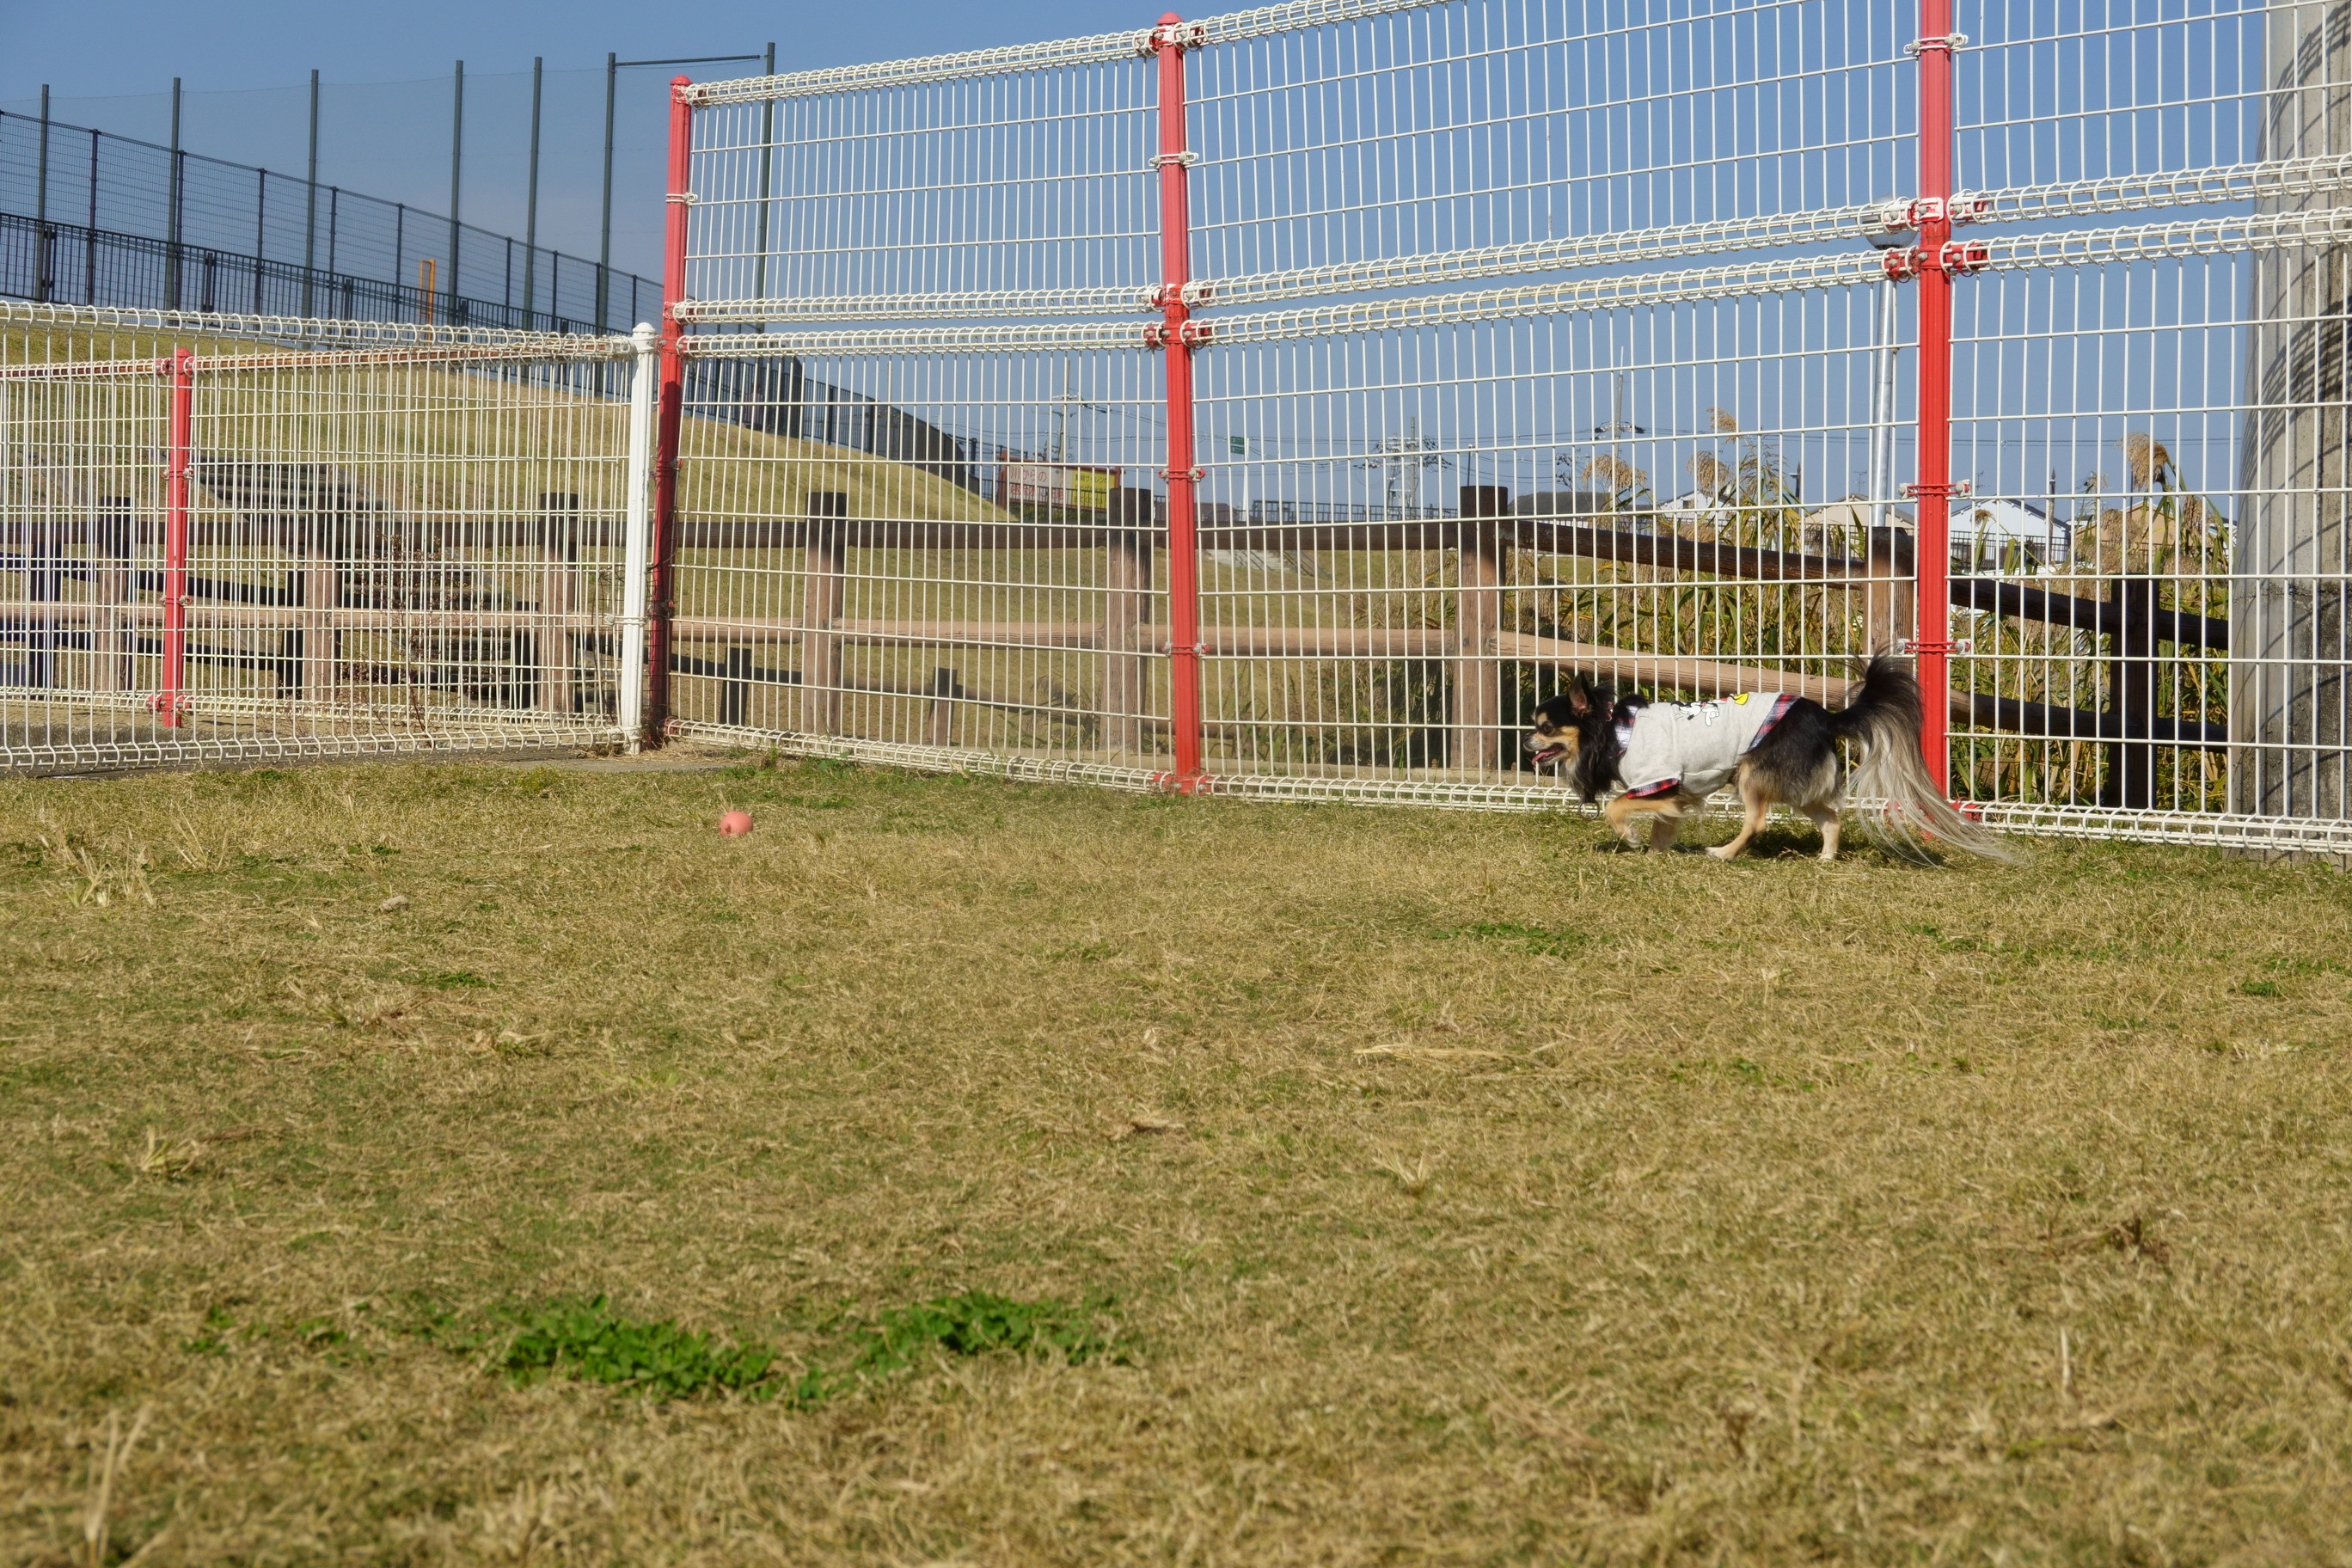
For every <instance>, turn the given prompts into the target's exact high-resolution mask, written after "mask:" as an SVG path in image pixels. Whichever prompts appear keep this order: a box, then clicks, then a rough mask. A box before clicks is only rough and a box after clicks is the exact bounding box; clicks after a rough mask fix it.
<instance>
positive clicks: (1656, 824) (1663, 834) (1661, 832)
mask: <svg viewBox="0 0 2352 1568" xmlns="http://www.w3.org/2000/svg"><path fill="white" fill-rule="evenodd" d="M1682 831H1683V818H1682V813H1680V812H1678V811H1661V812H1657V813H1655V814H1654V815H1653V816H1651V818H1650V847H1651V848H1652V849H1654V850H1655V851H1656V852H1657V853H1659V854H1661V855H1663V854H1664V853H1665V852H1666V851H1668V850H1670V849H1672V848H1673V847H1675V839H1677V838H1679V837H1682Z"/></svg>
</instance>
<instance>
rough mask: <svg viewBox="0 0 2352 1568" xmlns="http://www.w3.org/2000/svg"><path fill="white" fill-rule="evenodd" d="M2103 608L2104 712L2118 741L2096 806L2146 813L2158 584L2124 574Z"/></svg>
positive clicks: (2152, 755)
mask: <svg viewBox="0 0 2352 1568" xmlns="http://www.w3.org/2000/svg"><path fill="white" fill-rule="evenodd" d="M2107 604H2108V608H2109V612H2110V614H2111V616H2112V617H2113V618H2112V625H2113V626H2114V628H2115V631H2114V636H2115V654H2114V657H2113V658H2110V659H2109V661H2108V664H2107V711H2108V713H2109V715H2110V716H2111V718H2110V722H2111V723H2112V724H2113V725H2114V731H2113V732H2114V733H2115V734H2116V737H2117V738H2116V740H2113V741H2110V742H2108V743H2107V777H2106V782H2105V784H2103V785H2102V786H2101V787H2100V790H2099V804H2100V805H2119V806H2125V807H2129V808H2138V809H2143V810H2144V809H2146V808H2147V807H2148V806H2151V805H2155V804H2156V745H2155V742H2154V741H2153V739H2152V738H2151V731H2152V730H2153V729H2154V724H2153V722H2152V721H2153V720H2154V718H2155V714H2156V579H2155V578H2154V577H2150V576H2144V575H2140V574H2134V573H2131V572H2128V571H2126V573H2125V574H2123V575H2121V576H2119V577H2117V578H2116V580H2115V585H2114V586H2113V588H2111V589H2110V590H2109V597H2108V600H2107ZM2107 727H2108V726H2107V725H2106V724H2102V725H2101V726H2100V728H2101V729H2103V730H2104V729H2106V728H2107Z"/></svg>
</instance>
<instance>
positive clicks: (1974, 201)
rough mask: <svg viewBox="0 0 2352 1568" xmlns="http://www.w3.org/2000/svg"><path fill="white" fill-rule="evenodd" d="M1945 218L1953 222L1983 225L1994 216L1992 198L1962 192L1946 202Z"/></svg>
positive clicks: (1972, 192)
mask: <svg viewBox="0 0 2352 1568" xmlns="http://www.w3.org/2000/svg"><path fill="white" fill-rule="evenodd" d="M1944 216H1946V217H1947V218H1948V219H1950V220H1951V221H1952V222H1954V223H1956V224H1958V223H1982V222H1983V221H1984V220H1985V219H1987V218H1989V217H1990V216H1992V198H1991V197H1990V196H1988V195H1981V194H1979V193H1978V192H1975V191H1961V192H1958V193H1957V194H1956V195H1951V196H1948V197H1947V198H1946V199H1945V202H1944Z"/></svg>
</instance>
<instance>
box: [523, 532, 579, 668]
mask: <svg viewBox="0 0 2352 1568" xmlns="http://www.w3.org/2000/svg"><path fill="white" fill-rule="evenodd" d="M539 521H540V535H539V541H540V556H541V566H540V576H539V583H540V586H539V614H540V627H539V637H538V639H537V640H538V647H536V648H535V649H534V650H533V651H535V652H536V653H537V654H538V656H539V705H540V707H541V709H543V710H546V711H547V712H550V713H563V714H569V713H570V712H571V711H572V709H573V707H574V706H575V705H576V704H575V700H574V693H573V687H572V675H573V671H574V670H575V669H577V668H578V667H579V659H578V655H577V650H576V649H575V647H574V646H573V636H572V627H571V625H570V622H571V619H572V603H573V597H572V583H573V580H574V577H575V574H577V572H578V569H579V564H580V496H579V493H578V492H577V491H567V492H564V493H562V494H557V493H552V492H551V493H549V494H546V495H542V496H541V497H540V498H539Z"/></svg>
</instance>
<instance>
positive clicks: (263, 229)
mask: <svg viewBox="0 0 2352 1568" xmlns="http://www.w3.org/2000/svg"><path fill="white" fill-rule="evenodd" d="M268 249H269V171H268V170H267V169H256V170H255V171H254V172H253V313H254V314H255V315H257V316H258V315H259V314H261V273H262V266H261V263H262V259H263V258H264V256H265V255H266V254H267V252H268Z"/></svg>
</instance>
